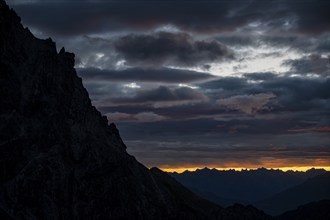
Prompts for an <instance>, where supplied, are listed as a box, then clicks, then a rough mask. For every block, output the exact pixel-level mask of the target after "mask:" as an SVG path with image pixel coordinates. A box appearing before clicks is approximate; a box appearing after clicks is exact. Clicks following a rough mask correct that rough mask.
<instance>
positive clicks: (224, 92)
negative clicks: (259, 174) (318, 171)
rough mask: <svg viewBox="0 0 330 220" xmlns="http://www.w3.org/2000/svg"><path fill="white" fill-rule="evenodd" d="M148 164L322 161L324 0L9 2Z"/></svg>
mask: <svg viewBox="0 0 330 220" xmlns="http://www.w3.org/2000/svg"><path fill="white" fill-rule="evenodd" d="M7 3H8V4H9V5H10V6H11V7H12V8H14V10H15V11H16V12H17V13H18V15H19V16H21V19H22V23H23V25H24V26H27V27H28V28H29V29H30V30H31V32H32V33H33V34H35V35H36V36H37V37H39V38H43V39H46V38H48V37H51V38H52V39H53V40H54V41H55V42H56V44H57V47H58V50H59V49H60V48H61V47H62V46H64V47H65V49H66V50H67V51H70V52H74V53H75V56H76V57H75V58H76V64H75V67H76V70H77V73H78V75H79V76H80V77H82V79H83V84H84V86H85V87H86V89H87V90H88V92H89V94H90V97H91V99H92V102H93V104H94V105H95V106H96V107H97V108H98V110H99V111H101V112H102V113H103V114H104V115H106V116H107V117H108V119H109V121H110V122H115V123H116V125H117V127H118V128H119V130H120V133H121V136H122V138H123V140H124V142H125V144H126V145H127V150H128V152H129V153H130V154H132V155H134V156H135V157H136V158H137V159H138V160H139V161H140V162H142V163H143V164H145V165H146V166H147V167H153V166H157V167H160V168H162V169H164V170H168V171H173V170H184V169H195V168H197V167H211V168H223V169H228V168H257V167H267V168H282V169H288V168H294V169H304V168H309V167H326V168H328V169H329V168H330V125H329V123H330V118H329V113H330V100H329V99H330V72H329V71H330V64H329V61H330V45H329V44H330V43H329V41H330V13H328V9H330V1H329V0H210V1H209V0H204V1H202V0H154V1H151V0H148V1H145V0H124V1H119V0H112V1H105V0H56V1H55V0H42V1H41V0H7Z"/></svg>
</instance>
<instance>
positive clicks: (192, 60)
mask: <svg viewBox="0 0 330 220" xmlns="http://www.w3.org/2000/svg"><path fill="white" fill-rule="evenodd" d="M115 49H116V50H117V52H119V54H121V55H122V56H123V57H124V59H125V60H126V62H127V64H128V65H133V66H154V65H156V66H157V65H158V66H161V65H173V66H198V65H204V64H205V63H210V62H215V61H217V62H219V61H222V60H224V59H232V58H233V52H232V51H231V50H229V49H228V48H227V47H226V46H224V45H223V44H220V43H218V42H217V41H214V40H213V41H195V40H193V38H192V37H191V36H190V35H188V34H186V33H169V32H158V33H155V34H152V35H136V34H131V35H127V36H124V37H121V38H119V39H118V40H117V41H116V42H115Z"/></svg>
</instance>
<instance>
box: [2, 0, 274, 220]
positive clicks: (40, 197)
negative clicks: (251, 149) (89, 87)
mask: <svg viewBox="0 0 330 220" xmlns="http://www.w3.org/2000/svg"><path fill="white" fill-rule="evenodd" d="M0 33H1V34H0V97H1V99H0V210H2V213H3V216H4V215H7V214H8V215H10V216H12V217H13V218H14V219H49V220H52V219H54V220H58V219H183V218H184V219H223V214H221V215H219V213H224V212H222V209H221V208H220V207H218V206H216V205H214V204H212V203H210V202H207V201H204V200H201V199H199V198H198V197H196V196H195V195H194V194H192V193H191V192H190V191H188V190H187V191H185V190H184V192H183V193H179V194H176V193H173V190H171V188H168V187H169V186H168V184H166V183H165V184H164V181H163V179H164V178H165V179H166V178H167V177H168V175H167V174H164V173H163V174H161V175H160V174H159V173H162V172H161V171H157V172H156V173H155V171H154V172H150V171H149V170H148V169H147V168H145V167H144V166H143V165H141V164H139V163H138V162H137V161H136V160H135V158H134V157H132V156H130V155H128V154H127V152H126V146H125V145H124V143H123V141H122V140H121V138H120V135H119V132H118V130H117V129H116V127H115V125H114V124H111V125H110V126H109V125H108V122H107V119H106V118H105V117H102V116H101V114H100V113H99V112H98V111H97V110H96V109H95V107H93V106H92V105H91V101H90V99H89V97H88V93H87V91H86V90H85V89H84V87H83V85H82V82H81V79H80V78H79V77H77V75H76V72H75V69H74V68H73V66H74V55H73V54H72V53H68V52H65V50H64V49H62V50H61V51H60V52H59V53H57V51H56V47H55V43H54V42H53V41H52V40H51V39H48V40H40V39H37V38H35V37H34V36H33V35H32V34H31V33H30V31H29V30H28V29H24V28H23V26H22V25H21V24H20V18H19V17H18V16H17V15H16V13H15V12H14V11H13V10H10V9H9V8H8V6H7V5H6V4H5V2H4V1H2V0H0ZM168 178H169V177H168ZM171 181H172V180H171ZM173 181H174V180H173ZM165 182H166V181H165ZM181 187H183V186H181ZM184 196H188V197H189V198H193V200H194V203H193V204H192V203H190V202H189V201H186V202H185V203H184V206H183V205H182V202H181V201H182V197H184ZM179 197H181V199H180V198H179ZM196 207H203V208H196ZM217 216H218V217H217ZM255 216H256V217H257V218H255V219H265V218H266V219H267V218H268V217H267V216H266V215H263V214H260V213H257V214H256V215H255ZM259 217H260V218H259Z"/></svg>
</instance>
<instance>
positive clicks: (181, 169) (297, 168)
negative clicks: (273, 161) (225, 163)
mask: <svg viewBox="0 0 330 220" xmlns="http://www.w3.org/2000/svg"><path fill="white" fill-rule="evenodd" d="M204 168H205V167H171V168H170V167H159V169H161V170H163V171H165V172H177V173H183V172H184V171H196V170H197V169H204ZM258 168H260V167H249V168H242V167H233V168H228V167H215V168H209V169H216V170H236V171H242V170H256V169H258ZM313 168H314V169H324V170H326V171H330V166H292V167H269V168H266V169H268V170H270V169H273V170H277V169H279V170H282V171H289V170H293V171H303V172H306V171H307V170H310V169H313Z"/></svg>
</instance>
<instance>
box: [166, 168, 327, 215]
mask: <svg viewBox="0 0 330 220" xmlns="http://www.w3.org/2000/svg"><path fill="white" fill-rule="evenodd" d="M171 176H173V177H175V178H176V180H178V181H179V182H181V183H182V184H183V185H185V186H186V187H188V188H189V189H190V190H192V191H193V192H195V193H196V194H198V195H200V196H201V197H203V198H206V199H208V200H210V201H213V202H215V203H217V204H219V205H222V206H228V205H232V204H234V203H237V202H238V203H242V204H253V205H254V206H256V207H258V208H259V209H261V210H263V211H265V212H266V213H268V214H271V215H273V216H276V215H280V214H282V213H283V212H286V211H288V210H292V209H296V208H297V207H298V206H300V205H304V204H307V203H310V202H313V201H319V200H322V199H330V187H329V185H330V173H329V172H327V171H325V170H322V169H320V170H317V169H311V170H308V171H307V172H294V171H287V172H283V171H281V170H267V169H264V168H261V169H257V170H243V171H234V170H229V171H220V170H216V169H208V168H204V169H200V170H196V171H194V172H190V171H186V172H183V173H181V174H178V173H171Z"/></svg>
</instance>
